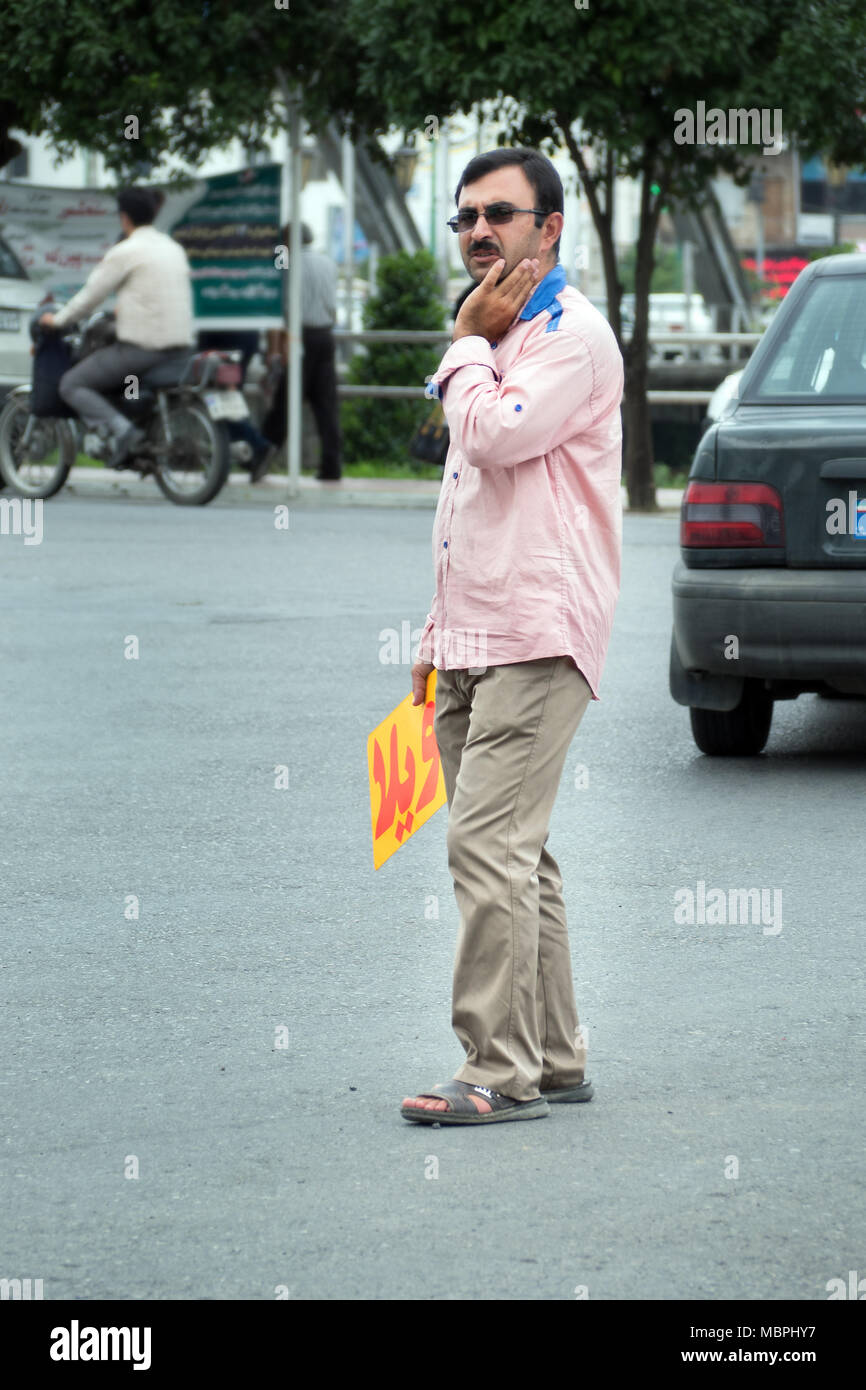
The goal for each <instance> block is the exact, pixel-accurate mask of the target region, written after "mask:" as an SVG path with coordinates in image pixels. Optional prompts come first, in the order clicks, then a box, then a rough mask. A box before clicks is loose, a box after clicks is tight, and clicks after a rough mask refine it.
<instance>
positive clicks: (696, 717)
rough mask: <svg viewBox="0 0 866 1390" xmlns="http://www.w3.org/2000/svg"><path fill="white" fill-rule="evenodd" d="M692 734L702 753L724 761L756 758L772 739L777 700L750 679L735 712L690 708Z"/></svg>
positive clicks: (732, 710)
mask: <svg viewBox="0 0 866 1390" xmlns="http://www.w3.org/2000/svg"><path fill="white" fill-rule="evenodd" d="M689 714H690V715H691V720H692V735H693V737H694V740H695V743H696V744H697V745H698V747H699V748H700V750H701V752H702V753H709V754H710V755H711V756H715V757H722V758H738V757H739V758H743V757H746V758H748V757H754V755H755V754H756V753H760V751H761V749H762V748H763V747H764V744H765V743H766V742H767V739H768V738H769V736H770V724H771V723H772V720H773V697H772V696H771V695H769V694H768V693H767V691H766V690H764V689H763V687H762V686H761V684H760V682H758V681H750V680H747V681H746V682H745V683H744V686H743V696H742V699H741V700H740V703H739V704H738V705H737V706H736V708H735V709H731V710H721V709H697V708H696V707H695V706H694V705H692V706H691V708H690V709H689Z"/></svg>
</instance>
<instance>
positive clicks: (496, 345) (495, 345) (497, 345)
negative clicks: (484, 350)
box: [490, 343, 499, 348]
mask: <svg viewBox="0 0 866 1390" xmlns="http://www.w3.org/2000/svg"><path fill="white" fill-rule="evenodd" d="M490 346H491V347H492V348H494V347H499V344H498V343H491V344H490Z"/></svg>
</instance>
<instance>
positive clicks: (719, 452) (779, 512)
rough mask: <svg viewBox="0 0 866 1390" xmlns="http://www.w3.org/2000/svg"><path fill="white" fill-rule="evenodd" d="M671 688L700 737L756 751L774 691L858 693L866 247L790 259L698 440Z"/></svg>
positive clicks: (864, 568)
mask: <svg viewBox="0 0 866 1390" xmlns="http://www.w3.org/2000/svg"><path fill="white" fill-rule="evenodd" d="M680 545H681V559H680V561H679V563H678V564H677V566H676V569H675V571H674V576H673V604H674V629H673V640H672V643H671V664H670V689H671V694H672V695H673V697H674V699H675V700H677V701H678V702H679V703H680V704H681V705H688V706H689V709H690V712H691V722H692V732H693V734H694V737H695V741H696V743H697V745H698V747H699V748H700V749H701V750H702V751H703V752H705V753H715V754H754V753H759V752H760V751H761V749H762V748H763V747H764V744H765V743H766V741H767V737H768V735H769V731H770V722H771V719H772V714H773V702H774V700H788V699H793V698H794V697H796V696H797V695H800V694H802V693H803V692H804V691H820V692H824V693H828V694H829V693H833V692H843V693H845V694H854V695H866V255H840V256H829V257H826V258H825V259H823V260H819V261H815V262H813V264H812V265H809V266H807V267H806V268H805V270H803V271H802V272H801V274H800V275H799V276H798V278H797V280H796V281H795V283H794V285H793V286H792V288H791V290H790V292H789V294H788V295H787V297H786V299H785V301H784V303H783V305H782V307H781V308H780V310H779V312H778V313H777V315H776V316H775V318H774V320H773V322H772V323H771V325H770V327H769V328H768V330H767V332H766V334H765V336H764V338H763V339H762V340H761V342H760V343H759V344H758V347H757V348H756V350H755V352H754V355H753V356H752V358H751V360H750V362H749V363H748V365H747V367H746V369H745V371H744V372H743V376H742V378H741V380H740V383H739V390H738V393H737V396H736V398H735V399H733V400H732V401H730V402H729V404H728V406H727V407H726V409H725V411H724V412H723V414H722V416H721V418H720V419H719V420H718V421H717V422H716V423H715V424H714V425H713V426H712V427H711V428H710V429H709V430H707V432H706V434H705V435H704V436H703V438H702V439H701V442H700V444H699V445H698V449H697V452H696V454H695V459H694V462H693V464H692V468H691V472H690V474H689V482H688V486H687V488H686V491H685V494H684V498H683V507H682V519H681V524H680Z"/></svg>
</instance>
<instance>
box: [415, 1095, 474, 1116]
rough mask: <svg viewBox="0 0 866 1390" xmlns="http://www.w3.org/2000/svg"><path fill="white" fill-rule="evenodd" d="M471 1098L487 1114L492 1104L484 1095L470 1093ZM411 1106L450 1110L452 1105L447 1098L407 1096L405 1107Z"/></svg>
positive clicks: (424, 1108) (416, 1108)
mask: <svg viewBox="0 0 866 1390" xmlns="http://www.w3.org/2000/svg"><path fill="white" fill-rule="evenodd" d="M469 1099H470V1100H471V1101H472V1103H473V1105H475V1107H476V1108H477V1110H478V1113H479V1115H487V1114H488V1113H489V1111H490V1110H492V1108H493V1107H492V1106H490V1105H488V1104H487V1101H486V1100H485V1099H484V1097H483V1096H475V1095H470V1097H469ZM407 1105H408V1106H409V1108H410V1109H412V1110H450V1109H451V1107H450V1105H449V1104H448V1102H447V1100H431V1099H430V1097H429V1096H406V1097H405V1098H404V1100H403V1107H404V1108H405V1107H406V1106H407Z"/></svg>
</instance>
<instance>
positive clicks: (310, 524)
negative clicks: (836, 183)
mask: <svg viewBox="0 0 866 1390" xmlns="http://www.w3.org/2000/svg"><path fill="white" fill-rule="evenodd" d="M431 523H432V513H431V512H429V511H427V512H424V511H397V510H379V509H376V508H363V509H358V510H355V509H351V508H330V509H328V508H322V509H321V510H316V509H310V508H307V509H299V510H296V511H294V512H293V513H292V515H291V518H290V526H289V529H288V531H278V530H276V529H275V527H274V525H273V518H272V515H271V512H270V510H269V509H268V508H266V507H264V508H263V507H261V506H252V505H251V506H243V505H239V506H235V507H231V508H229V507H213V508H209V509H204V510H202V511H197V510H191V511H184V510H182V509H176V508H173V507H171V506H170V505H168V504H167V503H164V502H162V501H160V502H154V503H149V502H148V503H134V502H125V501H122V500H103V501H94V500H86V499H82V498H80V497H79V498H72V497H69V496H65V497H64V496H61V497H60V498H58V499H56V500H55V501H54V502H53V503H48V504H47V505H46V508H45V529H44V539H43V542H42V544H41V545H38V546H37V545H32V546H25V545H24V543H23V539H22V538H21V537H15V536H9V535H0V584H2V594H3V622H2V626H0V690H2V702H3V710H4V712H5V717H4V720H3V732H2V742H3V758H2V762H3V783H4V795H3V798H2V832H0V860H2V873H3V889H2V898H3V912H2V917H3V931H2V946H0V951H2V970H0V990H2V996H0V997H2V1025H0V1026H2V1048H3V1057H4V1062H5V1066H4V1068H3V1072H2V1078H0V1080H2V1086H0V1105H2V1144H0V1153H2V1164H0V1183H2V1191H3V1203H2V1215H0V1250H2V1262H3V1267H2V1268H0V1277H5V1278H13V1277H19V1278H25V1277H29V1278H41V1279H43V1281H44V1294H45V1298H46V1299H51V1298H77V1299H103V1298H121V1299H265V1300H267V1299H273V1298H275V1297H277V1296H279V1295H281V1294H287V1295H288V1296H289V1297H290V1298H295V1299H311V1298H321V1299H336V1298H349V1299H371V1298H372V1299H384V1298H396V1299H418V1298H421V1299H479V1300H482V1299H483V1300H488V1299H499V1298H503V1299H517V1298H531V1299H557V1300H558V1299H569V1300H570V1299H574V1298H575V1297H576V1296H578V1295H579V1293H580V1292H581V1291H585V1293H586V1294H587V1295H588V1296H589V1297H590V1298H591V1299H612V1298H627V1299H689V1298H697V1299H707V1300H712V1299H718V1298H735V1299H781V1298H795V1299H803V1300H815V1299H817V1300H822V1299H826V1297H827V1283H828V1281H829V1280H831V1279H833V1278H837V1277H840V1278H842V1279H845V1280H847V1278H848V1272H849V1271H850V1270H858V1271H859V1272H860V1274H861V1275H862V1274H866V1243H864V1224H866V1223H864V1204H863V1152H864V1144H863V1140H864V1132H863V1131H864V1122H863V1103H862V1096H863V1082H864V1048H863V1043H864V1031H866V1025H864V1021H863V1020H864V1011H863V964H862V963H863V919H864V909H863V902H864V870H863V862H862V861H863V853H862V850H863V844H864V829H866V810H864V805H866V798H864V796H863V774H864V763H866V703H863V704H861V703H858V702H853V701H833V702H830V701H821V700H818V699H816V698H815V697H811V696H808V697H803V698H801V699H800V700H799V701H796V702H792V703H789V704H782V705H778V706H777V710H776V716H775V722H774V727H773V732H772V735H771V739H770V743H769V746H768V750H767V753H766V755H765V756H763V757H762V758H760V759H757V760H752V761H749V760H737V761H730V762H724V761H718V760H710V759H707V758H705V757H703V756H701V755H700V754H699V753H698V752H697V750H696V748H695V747H694V745H693V743H692V741H691V736H690V732H689V727H688V717H687V714H686V712H685V711H684V710H681V709H680V708H679V707H678V706H676V705H674V704H673V702H672V701H671V699H670V697H669V695H668V692H667V682H666V675H667V660H668V644H669V632H670V598H669V580H670V573H671V569H672V566H673V563H674V559H675V553H676V522H675V520H674V519H673V518H670V517H659V518H639V517H632V518H627V520H626V528H625V530H626V548H625V564H624V580H623V593H622V598H621V601H620V607H619V610H618V616H617V620H616V624H615V629H614V639H613V643H612V646H611V651H610V656H609V660H608V665H607V669H606V673H605V678H604V682H603V685H602V691H601V694H602V700H601V702H600V703H598V704H595V705H593V706H591V708H590V709H589V711H588V713H587V716H586V718H585V720H584V723H583V725H582V727H581V728H580V730H579V731H578V734H577V736H576V739H575V741H574V744H573V745H572V749H571V752H570V755H569V759H568V763H567V767H566V773H565V775H564V777H563V782H562V786H561V789H560V794H559V799H558V802H557V806H556V810H555V814H554V819H553V825H552V830H551V839H550V848H551V850H552V852H553V853H554V854H555V855H556V856H557V858H558V860H559V863H560V867H561V869H562V872H563V877H564V881H565V891H566V902H567V907H568V911H569V920H570V926H571V932H572V944H573V956H574V966H575V978H576V981H577V982H578V1002H579V1005H580V1006H581V1015H582V1019H583V1022H584V1024H585V1025H586V1027H587V1030H588V1033H589V1044H590V1061H589V1067H588V1073H587V1074H588V1076H589V1077H590V1078H591V1079H592V1080H593V1082H594V1084H595V1087H596V1099H595V1100H594V1101H593V1102H592V1103H591V1104H590V1105H583V1106H574V1107H570V1106H565V1107H556V1108H555V1109H554V1110H553V1112H552V1113H551V1115H550V1117H549V1118H547V1119H543V1120H540V1121H538V1122H533V1123H529V1124H519V1125H515V1124H507V1125H496V1126H488V1127H484V1128H481V1129H478V1128H469V1129H466V1128H456V1129H448V1128H446V1129H441V1128H436V1129H431V1128H428V1127H419V1126H414V1125H409V1124H407V1123H405V1122H404V1121H403V1120H401V1118H400V1116H399V1113H398V1109H399V1104H400V1101H401V1100H402V1097H403V1096H404V1095H405V1094H409V1093H411V1092H414V1091H415V1090H416V1089H428V1088H429V1086H430V1085H431V1084H433V1083H434V1082H437V1081H443V1080H446V1079H448V1077H450V1076H451V1075H452V1074H453V1071H454V1070H455V1069H456V1066H457V1065H458V1064H459V1061H460V1058H461V1056H462V1053H461V1052H460V1049H459V1044H458V1043H457V1041H456V1039H455V1038H454V1036H453V1034H452V1033H451V1030H450V1015H449V998H450V981H451V964H452V953H453V946H454V940H455V935H456V930H457V921H458V919H457V909H456V904H455V902H454V899H453V894H452V889H451V880H450V877H449V875H448V869H447V862H446V857H445V829H446V816H447V812H446V811H445V810H441V811H440V812H438V813H437V815H436V816H435V817H434V818H433V820H431V821H430V823H429V824H428V825H427V826H426V827H424V828H423V829H422V830H421V831H420V832H419V833H418V834H417V835H416V836H414V837H413V838H412V840H411V841H410V842H409V843H408V844H407V845H406V846H405V847H404V848H403V849H401V850H400V852H399V853H398V854H397V855H396V856H394V858H392V859H391V860H390V861H388V862H387V863H386V864H385V865H384V866H383V867H382V868H381V869H380V870H379V871H378V872H377V873H374V871H373V867H372V854H371V846H370V819H369V802H368V789H367V771H366V753H365V741H366V735H367V733H368V731H369V730H370V729H371V728H372V727H373V726H374V725H375V724H377V723H378V722H379V721H380V720H381V719H382V718H383V717H384V715H385V714H386V713H387V712H388V711H389V710H390V709H391V708H392V707H393V706H394V705H395V704H396V703H397V702H398V701H399V700H400V699H401V698H402V697H403V696H404V695H405V694H406V693H407V692H408V688H409V667H408V665H405V666H397V665H385V664H383V663H382V662H381V661H380V660H379V654H380V649H381V643H380V637H379V634H380V632H381V631H382V630H383V629H384V628H389V627H391V628H395V629H397V630H398V631H399V630H400V628H401V624H402V623H403V622H404V621H408V622H409V623H411V625H412V626H413V627H416V626H420V625H421V624H422V623H423V621H424V617H425V615H426V611H427V606H428V602H429V599H430V595H431V592H432V562H431V555H430V528H431ZM131 637H136V638H137V639H138V657H137V658H133V659H128V658H127V657H125V655H124V651H125V649H127V650H131V649H132V644H130V643H129V642H128V639H129V638H131ZM278 766H285V767H286V768H287V769H288V787H287V788H282V789H279V788H277V787H276V786H275V768H276V767H278ZM581 767H582V768H583V769H584V771H583V772H582V773H581V772H580V769H581ZM576 773H577V774H579V775H577V776H576V775H575V774H576ZM583 783H586V785H582V784H583ZM699 883H704V884H705V885H706V892H709V891H710V890H711V889H712V888H719V887H720V888H722V889H729V888H731V887H736V888H742V889H751V888H758V889H765V890H768V901H773V902H774V903H775V902H777V901H778V899H775V898H774V897H773V895H774V894H775V893H776V892H779V893H780V894H781V923H782V925H781V930H776V929H775V927H772V928H771V929H770V930H765V926H764V925H762V924H760V923H758V924H752V923H747V924H745V925H734V926H731V925H726V926H723V925H716V924H714V925H708V924H705V923H700V922H696V923H695V924H693V925H689V924H688V923H685V922H682V921H677V920H676V916H675V910H676V909H675V904H676V903H677V901H680V899H678V898H677V894H678V892H679V891H680V890H684V889H687V888H690V889H693V890H694V891H695V893H696V894H697V893H698V891H699V889H698V884H699ZM434 897H435V898H436V899H438V909H439V916H438V919H437V918H435V917H433V916H431V915H430V914H431V911H432V906H431V899H432V898H434ZM133 899H137V900H138V907H137V912H138V916H137V917H136V916H135V915H134V914H135V911H136V907H135V904H134V902H133ZM280 1030H282V1031H280ZM434 1160H435V1161H434ZM136 1172H137V1176H136V1175H135V1174H136ZM735 1172H737V1174H738V1175H737V1176H734V1175H733V1174H734V1173H735ZM437 1173H438V1175H437ZM576 1291H578V1292H577V1293H576Z"/></svg>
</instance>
